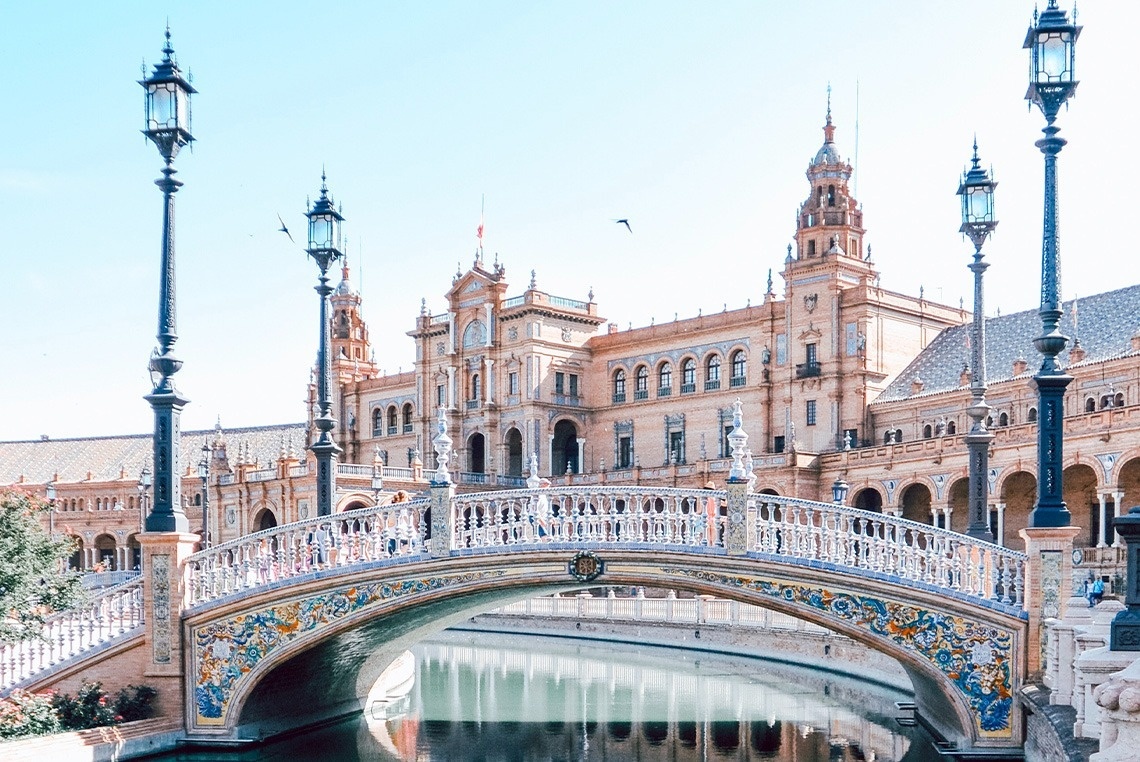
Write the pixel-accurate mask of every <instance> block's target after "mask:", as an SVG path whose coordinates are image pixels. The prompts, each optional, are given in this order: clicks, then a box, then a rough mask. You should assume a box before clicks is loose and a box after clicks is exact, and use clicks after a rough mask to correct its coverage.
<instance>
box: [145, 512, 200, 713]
mask: <svg viewBox="0 0 1140 762" xmlns="http://www.w3.org/2000/svg"><path fill="white" fill-rule="evenodd" d="M200 540H201V538H200V537H199V536H198V535H196V534H188V533H183V532H145V533H143V534H141V535H139V545H140V546H141V548H142V582H143V611H144V612H145V613H144V614H143V618H144V620H145V623H146V627H145V632H146V637H145V641H144V642H145V646H144V648H145V653H144V657H143V659H144V661H143V678H144V682H145V683H146V684H147V685H150V686H152V687H154V688H155V689H156V690H157V691H158V695H157V696H156V697H155V703H156V704H157V706H156V707H155V708H156V714H157V715H159V716H166V717H182V716H184V714H185V712H184V709H185V690H184V685H183V678H184V675H183V667H182V663H183V659H182V611H183V609H185V608H186V606H187V605H188V604H189V602H190V569H189V566H188V564H187V563H186V559H187V558H188V557H189V556H190V555H191V554H192V553H193V552H194V547H195V545H197V544H198V542H199V541H200Z"/></svg>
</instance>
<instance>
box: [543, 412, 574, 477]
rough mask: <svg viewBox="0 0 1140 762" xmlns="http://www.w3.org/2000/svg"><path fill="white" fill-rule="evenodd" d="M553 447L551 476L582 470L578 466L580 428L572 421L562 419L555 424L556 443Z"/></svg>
mask: <svg viewBox="0 0 1140 762" xmlns="http://www.w3.org/2000/svg"><path fill="white" fill-rule="evenodd" d="M551 449H552V450H553V452H552V453H551V458H550V475H551V476H560V475H562V474H565V473H567V472H569V473H572V474H577V473H580V472H581V471H580V469H579V468H578V428H577V427H576V426H575V425H574V423H573V422H572V421H566V420H562V421H559V422H558V423H556V424H554V443H553V445H552V447H551Z"/></svg>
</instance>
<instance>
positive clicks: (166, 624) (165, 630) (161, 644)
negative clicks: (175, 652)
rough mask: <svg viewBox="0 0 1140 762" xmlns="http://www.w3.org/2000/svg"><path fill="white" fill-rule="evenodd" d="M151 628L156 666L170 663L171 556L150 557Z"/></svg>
mask: <svg viewBox="0 0 1140 762" xmlns="http://www.w3.org/2000/svg"><path fill="white" fill-rule="evenodd" d="M150 586H151V601H150V607H151V621H153V622H154V626H153V627H152V628H151V633H152V635H153V638H154V640H153V644H154V645H153V650H154V654H153V658H154V661H155V663H156V664H168V663H170V556H168V555H153V556H151V557H150Z"/></svg>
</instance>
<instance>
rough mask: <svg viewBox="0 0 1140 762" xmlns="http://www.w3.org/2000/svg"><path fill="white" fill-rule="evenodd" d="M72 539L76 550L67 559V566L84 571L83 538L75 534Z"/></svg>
mask: <svg viewBox="0 0 1140 762" xmlns="http://www.w3.org/2000/svg"><path fill="white" fill-rule="evenodd" d="M71 541H72V542H73V543H75V550H74V551H73V552H72V554H71V555H70V556H69V557H68V559H67V568H69V569H72V570H74V571H83V566H84V563H83V550H84V548H83V538H82V537H74V536H73V537H72V538H71Z"/></svg>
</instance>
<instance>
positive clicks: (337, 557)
mask: <svg viewBox="0 0 1140 762" xmlns="http://www.w3.org/2000/svg"><path fill="white" fill-rule="evenodd" d="M429 505H430V501H428V500H414V501H411V502H406V503H389V504H386V505H378V506H373V507H371V508H362V509H359V510H354V511H345V512H344V513H337V514H335V515H332V516H318V517H316V518H311V519H305V520H303V521H297V522H294V523H292V524H283V525H282V526H279V527H274V528H272V529H266V530H263V531H260V532H255V533H253V534H248V535H245V536H243V537H240V538H238V539H236V540H231V541H229V542H226V543H223V544H221V545H216V546H214V547H212V548H210V549H209V550H204V551H200V552H198V553H195V554H194V555H192V556H190V557H189V559H187V569H188V571H189V575H190V578H189V591H190V604H191V605H194V604H197V603H205V602H206V601H211V600H214V599H216V598H221V597H223V596H226V595H230V594H231V593H236V592H239V591H241V590H246V589H249V588H252V587H257V586H259V585H265V584H269V583H271V582H276V581H278V580H283V579H290V578H293V577H299V576H302V575H305V574H310V573H312V572H314V571H317V570H319V569H327V568H332V567H338V566H352V565H356V564H362V563H368V562H371V561H378V560H382V559H387V558H395V557H398V556H408V555H419V554H420V553H423V552H424V537H425V534H426V532H425V530H426V527H427V519H426V512H427V509H428V506H429Z"/></svg>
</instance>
